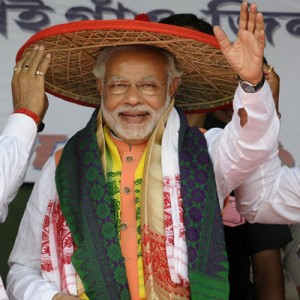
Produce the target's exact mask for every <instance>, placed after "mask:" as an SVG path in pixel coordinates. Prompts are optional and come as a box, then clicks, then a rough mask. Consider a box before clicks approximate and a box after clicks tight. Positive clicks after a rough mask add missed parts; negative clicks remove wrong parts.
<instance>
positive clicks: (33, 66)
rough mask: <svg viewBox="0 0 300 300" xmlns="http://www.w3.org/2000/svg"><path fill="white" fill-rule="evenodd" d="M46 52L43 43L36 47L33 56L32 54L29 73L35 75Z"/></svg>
mask: <svg viewBox="0 0 300 300" xmlns="http://www.w3.org/2000/svg"><path fill="white" fill-rule="evenodd" d="M44 54H45V47H44V46H43V45H39V46H38V47H37V48H36V49H34V51H33V53H32V56H30V59H31V61H30V67H29V69H28V72H29V74H31V75H35V74H36V71H37V69H38V66H39V64H40V63H41V61H42V60H43V56H44Z"/></svg>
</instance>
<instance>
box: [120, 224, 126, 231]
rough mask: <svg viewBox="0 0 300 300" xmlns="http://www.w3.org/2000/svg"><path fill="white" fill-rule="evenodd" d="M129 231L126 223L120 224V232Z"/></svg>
mask: <svg viewBox="0 0 300 300" xmlns="http://www.w3.org/2000/svg"><path fill="white" fill-rule="evenodd" d="M127 229H128V225H127V224H126V223H121V224H120V230H122V231H124V230H127Z"/></svg>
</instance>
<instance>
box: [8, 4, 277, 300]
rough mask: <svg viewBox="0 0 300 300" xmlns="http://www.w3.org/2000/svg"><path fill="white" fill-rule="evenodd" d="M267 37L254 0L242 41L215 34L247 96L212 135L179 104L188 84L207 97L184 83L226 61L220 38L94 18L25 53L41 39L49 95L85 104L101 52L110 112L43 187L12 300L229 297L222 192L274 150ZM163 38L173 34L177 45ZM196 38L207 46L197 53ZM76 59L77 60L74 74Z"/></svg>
mask: <svg viewBox="0 0 300 300" xmlns="http://www.w3.org/2000/svg"><path fill="white" fill-rule="evenodd" d="M144 23H145V24H144ZM146 23H149V24H146ZM106 25H107V26H106ZM112 28H113V30H112ZM124 28H125V29H126V30H123V29H124ZM149 28H150V29H149ZM263 29H264V22H263V17H262V15H261V14H260V13H257V9H256V5H255V4H252V5H251V6H250V9H249V10H248V6H247V3H246V2H244V3H243V4H242V6H241V14H240V29H239V33H238V39H237V40H236V42H235V43H233V44H231V43H230V42H229V40H228V38H227V36H226V35H225V33H224V32H223V31H222V29H221V28H219V27H216V28H215V35H216V37H217V39H218V42H219V44H220V47H221V49H222V52H223V54H224V56H225V57H226V58H227V60H228V62H229V63H230V65H231V66H232V67H233V69H234V70H235V72H237V73H238V75H239V77H240V78H241V79H240V80H241V86H243V88H244V89H245V90H243V88H242V87H241V86H239V87H238V88H237V91H236V95H235V99H234V107H235V109H236V112H235V114H234V117H233V121H232V122H231V123H230V124H229V125H228V126H227V127H226V128H225V129H224V131H223V132H222V131H218V130H210V131H208V132H207V133H205V136H204V135H203V134H202V133H201V132H200V131H199V130H198V128H189V127H188V125H187V122H186V120H185V118H184V115H183V114H182V113H181V112H180V110H177V109H175V108H174V96H175V94H176V98H179V99H180V100H179V101H177V102H176V100H175V103H177V105H178V104H180V103H183V102H180V101H181V100H182V99H181V98H180V97H181V96H182V93H181V92H180V91H182V89H181V90H180V87H179V84H180V81H181V79H182V84H181V86H183V87H185V92H186V93H190V94H191V95H188V98H189V99H197V97H194V98H193V97H192V96H195V94H194V95H193V93H194V92H195V93H196V95H198V96H199V95H200V94H197V93H200V91H199V90H198V89H196V90H193V87H194V84H191V85H190V86H188V89H187V88H186V87H187V83H188V80H189V78H192V79H194V78H195V76H197V75H198V76H202V75H203V74H204V72H205V71H206V70H198V69H197V68H196V74H195V75H192V76H189V72H190V70H194V69H195V66H197V64H198V63H201V62H203V61H208V64H209V65H210V67H211V68H213V67H214V65H217V66H219V62H220V61H221V60H222V55H220V54H221V53H218V52H217V51H215V50H213V51H212V52H209V45H208V44H209V43H210V45H212V44H214V45H217V43H215V40H214V37H211V38H208V37H207V36H205V35H204V36H202V35H201V33H198V32H193V31H192V30H187V29H183V28H182V29H180V28H173V26H167V25H165V26H164V25H161V24H150V22H142V21H124V20H120V21H116V20H115V21H113V22H108V23H107V22H105V21H93V22H78V23H75V24H67V25H61V26H56V27H54V28H50V29H49V30H48V31H47V30H46V31H45V32H42V33H41V34H38V35H37V36H34V37H33V38H32V39H31V40H30V41H29V42H28V43H27V44H26V45H25V46H24V47H23V50H24V49H26V47H27V46H30V45H31V44H32V43H36V42H41V43H42V42H44V43H45V44H47V45H48V46H49V45H53V47H56V48H57V49H56V50H58V49H59V51H57V52H56V50H55V51H54V52H53V60H52V64H51V65H50V72H48V73H47V74H46V75H45V74H42V76H43V75H45V84H46V88H47V89H48V90H49V91H50V92H52V93H54V94H56V95H57V94H58V95H60V96H61V97H62V98H64V99H67V100H71V101H74V102H77V103H82V102H84V101H86V102H92V101H93V96H92V94H91V93H93V89H92V90H91V88H90V86H89V85H88V84H87V82H88V80H87V78H88V77H89V72H88V71H87V69H88V68H86V66H87V65H88V64H89V61H90V59H92V58H93V55H86V56H85V53H83V52H78V51H80V49H83V47H85V50H86V51H87V53H88V51H90V49H91V48H95V47H98V48H99V50H98V51H95V53H94V54H95V56H97V63H96V64H95V67H94V74H95V75H96V77H97V87H98V93H99V95H100V97H101V108H100V109H99V108H97V109H96V111H95V112H94V114H93V116H92V118H91V120H90V121H89V123H88V124H87V126H86V127H85V128H84V129H83V130H81V131H80V132H78V133H77V134H76V135H75V136H74V137H72V138H71V139H70V141H69V142H68V144H67V145H66V146H65V148H64V149H63V151H62V153H60V152H58V153H57V154H56V155H55V157H53V158H50V160H49V161H48V163H47V164H46V165H45V167H44V168H43V171H42V172H41V176H40V178H39V179H38V180H37V182H36V184H35V187H34V189H33V192H32V195H31V198H30V200H29V203H28V206H27V208H26V211H25V214H24V217H23V220H22V223H21V225H20V230H19V233H18V236H17V239H16V243H15V246H14V249H13V252H12V254H11V256H10V265H11V269H10V272H9V275H8V287H7V290H8V294H9V297H10V299H134V300H136V299H146V298H147V299H191V298H192V299H227V298H228V279H227V276H228V274H227V272H228V265H227V258H226V253H225V248H224V237H223V231H222V219H221V215H220V207H219V203H218V196H219V198H220V199H224V198H225V196H226V195H228V193H229V192H230V191H231V190H233V189H235V188H236V187H237V186H239V185H241V184H242V183H243V181H244V180H245V179H246V178H247V177H249V176H251V175H252V174H253V173H254V171H255V170H256V168H257V166H258V165H260V164H261V163H262V162H263V161H264V160H265V159H266V158H267V157H268V156H270V155H273V152H274V151H276V149H277V135H278V127H279V126H278V118H277V116H276V113H275V107H274V104H273V100H272V96H271V92H270V90H269V87H268V85H267V84H265V83H264V76H263V72H262V57H263V49H264V46H265V38H264V30H263ZM100 31H101V32H104V34H103V35H102V36H101V39H97V37H99V35H98V34H99V32H100ZM165 34H167V35H168V36H172V38H173V37H174V39H172V42H171V43H170V44H168V43H167V42H166V40H164V38H165ZM116 36H117V41H116V42H115V44H113V45H112V44H111V40H112V39H113V38H115V37H116ZM200 37H201V39H202V45H203V44H204V47H203V49H202V50H203V51H199V52H197V53H198V54H196V52H194V51H195V50H197V48H198V45H200V44H199V43H198V41H199V40H200ZM132 38H133V39H134V40H130V39H132ZM206 42H207V43H208V44H206ZM122 43H123V44H122ZM176 43H178V44H176ZM108 44H109V45H111V46H115V47H107V45H108ZM83 45H84V46H83ZM176 45H177V47H178V48H176V49H177V50H174V49H175V46H176ZM61 47H62V48H61ZM64 47H65V48H64ZM161 48H162V49H161ZM52 50H53V49H52ZM166 50H167V51H166ZM21 52H22V51H21ZM169 52H171V53H172V55H171V54H170V53H169ZM66 53H67V54H66ZM190 53H192V56H193V60H191V58H190V57H189V56H188V55H189V54H190ZM199 53H200V54H199ZM203 53H204V54H203ZM208 53H210V55H208ZM61 55H63V56H64V55H65V56H64V57H63V59H62V56H61ZM197 55H198V56H197ZM201 55H203V56H201ZM186 57H187V59H186V60H184V59H185V58H186ZM174 58H175V60H176V64H175V61H174ZM210 59H211V60H210ZM74 61H80V63H79V64H78V65H76V67H74V68H71V65H69V66H68V67H66V66H67V65H68V64H69V63H72V62H74ZM183 61H184V63H182V62H183ZM25 63H26V62H25ZM178 66H179V69H178ZM55 69H57V71H55ZM64 69H67V74H65V73H64ZM36 72H37V74H40V70H39V69H38V68H37V69H36ZM181 72H182V76H181ZM222 72H223V73H225V72H224V69H222V70H219V72H218V75H215V74H211V76H212V77H213V76H216V77H217V79H216V80H215V81H214V80H213V79H212V78H208V77H207V78H206V79H207V81H206V82H204V84H206V88H208V86H211V87H213V88H212V89H211V90H212V91H214V90H218V89H219V86H218V84H220V83H221V85H222V84H223V82H225V79H226V75H224V74H222ZM48 74H49V75H48ZM223 75H224V77H222V76H223ZM51 76H53V77H52V79H51V78H50V77H51ZM58 78H59V79H58ZM78 78H79V79H78ZM199 78H200V77H199ZM203 78H204V77H203ZM74 80H77V84H75V83H74ZM92 84H94V82H93V83H92ZM225 85H226V84H225ZM225 85H224V84H223V85H222V86H223V87H224V89H225V90H226V88H227V87H225ZM205 93H206V94H207V90H205ZM230 97H231V95H230ZM85 99H86V100H85ZM96 100H97V99H96ZM195 101H197V100H195ZM190 104H191V103H187V104H186V105H187V106H189V105H190ZM240 108H244V109H245V110H243V111H244V112H245V111H246V112H247V118H243V122H241V119H240V118H239V114H238V113H239V111H240ZM229 135H230V139H229V138H228V136H229ZM207 150H208V151H207ZM210 159H212V161H213V164H212V163H211V160H210ZM216 184H217V185H216ZM255 192H256V193H260V192H263V191H257V190H256V191H255ZM217 194H218V196H217Z"/></svg>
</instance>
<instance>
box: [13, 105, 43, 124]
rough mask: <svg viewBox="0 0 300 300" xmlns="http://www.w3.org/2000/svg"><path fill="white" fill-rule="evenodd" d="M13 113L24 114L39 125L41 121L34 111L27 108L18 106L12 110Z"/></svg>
mask: <svg viewBox="0 0 300 300" xmlns="http://www.w3.org/2000/svg"><path fill="white" fill-rule="evenodd" d="M14 114H24V115H26V116H28V117H30V118H31V119H32V120H33V121H34V122H35V124H36V125H39V124H40V122H41V118H40V117H39V116H38V115H37V114H36V113H35V112H33V111H32V110H29V109H27V108H18V109H16V110H15V111H14Z"/></svg>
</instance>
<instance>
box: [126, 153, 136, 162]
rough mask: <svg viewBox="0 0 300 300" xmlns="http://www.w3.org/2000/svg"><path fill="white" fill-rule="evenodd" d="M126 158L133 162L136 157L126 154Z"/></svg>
mask: <svg viewBox="0 0 300 300" xmlns="http://www.w3.org/2000/svg"><path fill="white" fill-rule="evenodd" d="M125 160H126V161H127V162H129V163H131V162H133V161H134V158H133V157H132V156H130V155H128V156H126V158H125Z"/></svg>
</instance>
